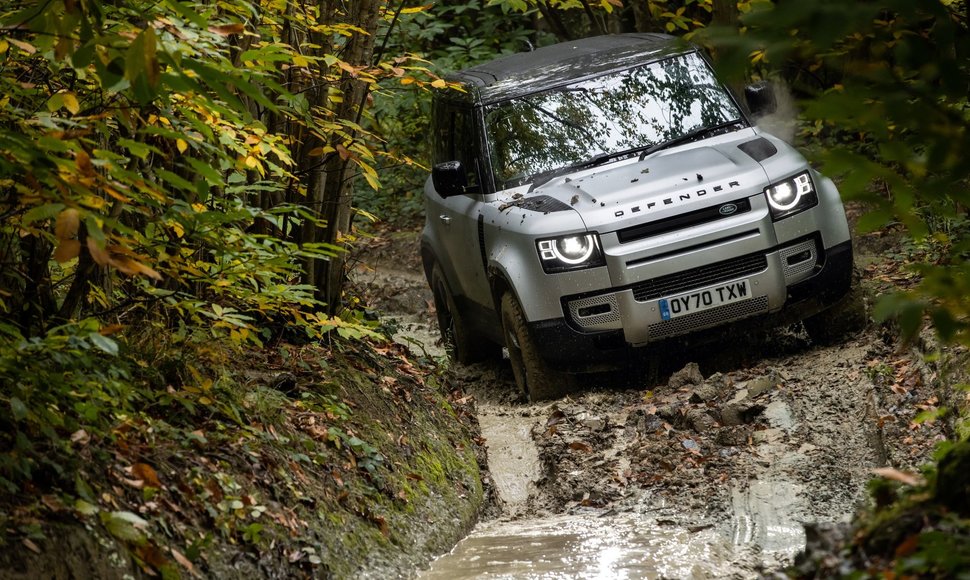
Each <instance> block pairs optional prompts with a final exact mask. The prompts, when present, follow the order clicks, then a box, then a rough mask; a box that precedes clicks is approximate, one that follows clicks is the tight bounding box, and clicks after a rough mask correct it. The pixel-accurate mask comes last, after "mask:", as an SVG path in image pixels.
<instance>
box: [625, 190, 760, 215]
mask: <svg viewBox="0 0 970 580" xmlns="http://www.w3.org/2000/svg"><path fill="white" fill-rule="evenodd" d="M738 187H741V182H739V181H729V182H727V183H722V184H720V185H715V186H714V187H705V188H703V189H698V190H697V191H694V192H688V193H680V194H677V195H676V196H670V197H665V198H663V199H661V200H659V201H650V202H647V203H646V204H640V205H635V206H633V207H631V208H630V209H629V210H628V211H629V212H630V213H634V214H635V213H641V212H643V211H647V210H651V209H654V208H657V207H667V206H671V205H677V204H680V203H684V202H687V201H690V200H692V199H697V198H700V197H704V196H705V195H707V194H708V193H721V192H724V191H731V190H732V189H736V188H738ZM625 215H626V210H620V211H617V212H615V213H614V214H613V216H614V217H618V218H621V217H623V216H625Z"/></svg>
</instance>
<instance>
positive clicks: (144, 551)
mask: <svg viewBox="0 0 970 580" xmlns="http://www.w3.org/2000/svg"><path fill="white" fill-rule="evenodd" d="M135 553H136V554H137V555H138V558H139V559H140V560H141V561H142V562H143V563H144V564H143V565H142V570H145V571H146V572H147V571H148V570H146V568H145V567H144V565H145V564H147V565H149V566H151V567H152V568H154V569H155V570H161V569H162V568H163V567H164V566H165V565H166V564H168V558H166V557H165V554H164V553H162V551H161V550H159V549H158V546H156V545H154V544H151V543H146V544H143V545H141V546H138V548H137V549H136V550H135Z"/></svg>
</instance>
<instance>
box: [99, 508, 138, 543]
mask: <svg viewBox="0 0 970 580" xmlns="http://www.w3.org/2000/svg"><path fill="white" fill-rule="evenodd" d="M101 523H103V524H104V527H105V528H106V529H107V530H108V532H109V533H110V534H111V535H112V536H114V537H116V538H118V539H119V540H121V541H123V542H131V543H133V544H137V545H141V544H144V543H145V541H146V540H147V539H148V535H147V534H146V533H145V531H144V530H146V529H148V522H147V521H145V520H143V519H142V518H140V517H138V516H137V515H135V514H133V513H131V512H110V513H105V512H102V513H101Z"/></svg>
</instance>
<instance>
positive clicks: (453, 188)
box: [431, 161, 468, 197]
mask: <svg viewBox="0 0 970 580" xmlns="http://www.w3.org/2000/svg"><path fill="white" fill-rule="evenodd" d="M431 182H432V183H433V184H434V189H435V191H437V192H438V195H440V196H441V197H451V196H454V195H461V194H463V193H465V190H466V189H467V188H468V178H467V177H466V175H465V168H464V167H462V164H461V161H445V162H444V163H439V164H437V165H435V166H434V167H432V168H431Z"/></svg>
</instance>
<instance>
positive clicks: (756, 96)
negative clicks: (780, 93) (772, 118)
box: [744, 81, 778, 117]
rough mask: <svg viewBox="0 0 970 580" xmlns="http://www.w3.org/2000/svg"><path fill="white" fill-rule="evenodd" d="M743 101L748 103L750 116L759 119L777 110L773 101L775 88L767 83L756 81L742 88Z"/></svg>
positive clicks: (776, 103)
mask: <svg viewBox="0 0 970 580" xmlns="http://www.w3.org/2000/svg"><path fill="white" fill-rule="evenodd" d="M744 100H745V101H747V102H748V109H749V110H750V111H751V114H752V115H754V116H756V117H760V116H762V115H770V114H771V113H774V112H775V111H776V110H778V101H776V100H775V87H774V86H772V84H771V83H770V82H768V81H758V82H756V83H752V84H750V85H748V86H746V87H744Z"/></svg>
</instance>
